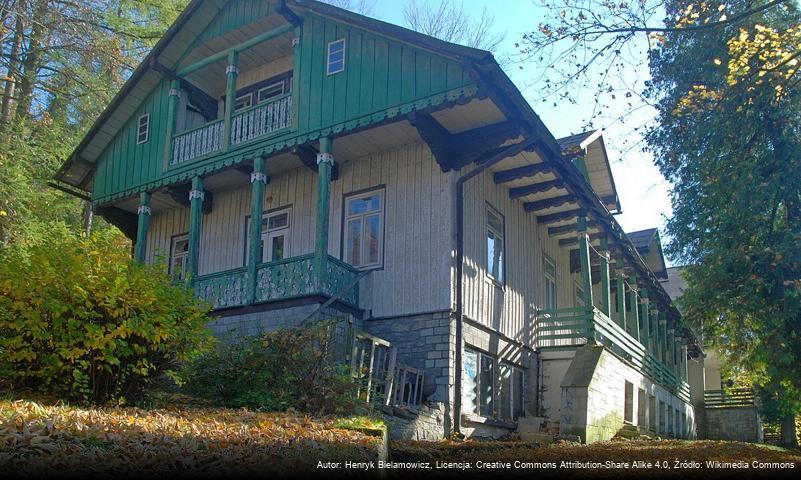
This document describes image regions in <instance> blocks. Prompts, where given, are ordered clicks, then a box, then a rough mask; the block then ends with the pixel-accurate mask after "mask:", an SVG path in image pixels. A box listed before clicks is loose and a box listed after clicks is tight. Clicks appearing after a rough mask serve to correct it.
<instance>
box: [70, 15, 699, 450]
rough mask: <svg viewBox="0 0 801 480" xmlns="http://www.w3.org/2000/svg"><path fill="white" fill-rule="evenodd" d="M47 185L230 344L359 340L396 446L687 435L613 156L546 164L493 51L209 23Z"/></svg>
mask: <svg viewBox="0 0 801 480" xmlns="http://www.w3.org/2000/svg"><path fill="white" fill-rule="evenodd" d="M57 178H58V181H60V182H61V183H62V185H64V186H65V187H68V188H72V189H74V190H75V191H76V192H77V193H80V191H84V192H86V193H88V194H90V195H91V199H92V204H93V207H94V210H95V212H96V213H97V214H99V215H101V216H103V217H104V218H106V219H108V220H109V221H111V222H112V223H114V224H115V225H117V226H119V228H120V229H121V230H122V231H123V232H125V233H126V234H127V235H129V236H130V237H131V239H132V240H133V241H134V245H135V257H136V258H137V259H138V260H140V261H145V262H163V263H164V264H165V266H166V268H168V269H169V270H170V272H171V274H172V275H173V276H175V277H176V279H180V280H182V281H187V282H189V283H190V284H191V286H192V287H193V288H194V289H195V291H196V293H197V295H198V296H200V297H202V298H204V299H206V300H208V301H209V302H211V303H212V304H213V306H214V311H213V313H214V315H215V320H214V322H212V324H211V325H210V327H211V328H212V329H213V330H214V331H215V332H219V333H221V334H222V333H225V332H234V333H235V334H241V335H247V334H255V333H258V332H259V331H263V330H268V329H274V328H280V327H282V326H288V325H294V324H298V323H300V322H302V321H304V320H307V319H309V318H326V317H342V318H346V319H347V322H348V325H350V328H352V330H353V331H355V332H357V334H356V338H357V341H358V342H360V343H358V345H359V348H358V349H354V361H358V362H367V363H366V364H369V365H370V366H371V378H375V382H374V383H372V384H371V386H370V387H368V388H372V389H373V390H376V391H378V390H381V392H380V393H382V394H383V396H384V397H385V400H384V401H385V403H386V407H387V411H389V412H390V413H392V412H395V411H397V409H403V410H404V411H405V412H406V415H405V416H404V417H403V418H401V417H400V416H397V417H392V418H393V419H394V420H392V421H393V422H395V423H393V432H394V435H396V436H405V437H413V438H442V437H443V436H446V435H449V434H450V433H452V432H454V431H458V432H460V433H464V434H467V435H471V434H473V435H496V436H497V435H502V434H504V433H508V432H510V431H512V430H515V429H519V430H521V431H524V430H525V431H526V432H530V431H532V430H533V431H537V430H540V429H545V428H550V429H552V430H553V429H559V430H560V431H561V433H562V434H571V435H572V434H575V435H578V436H580V437H581V438H582V439H583V440H584V441H594V440H597V439H601V438H609V437H610V436H612V435H614V434H616V433H617V431H618V430H620V429H622V428H624V427H626V428H631V426H637V427H638V428H639V429H641V430H648V429H651V430H653V432H654V433H657V434H663V435H674V436H682V437H685V436H691V435H692V417H693V414H692V408H691V407H690V406H689V403H688V400H689V396H688V395H689V393H688V390H687V388H688V387H687V383H686V382H685V378H686V370H685V367H686V361H685V360H686V355H687V354H686V348H687V344H688V343H691V338H690V336H689V334H688V332H686V331H685V330H682V329H680V328H678V325H679V321H680V317H679V313H678V311H677V310H676V309H675V308H674V307H673V305H672V303H671V301H670V298H669V297H668V296H667V294H666V293H665V291H664V290H663V288H662V286H661V284H660V282H659V276H658V273H659V271H658V270H654V269H653V268H654V264H653V263H651V264H649V262H648V260H649V259H650V257H648V256H647V255H646V256H643V255H641V253H640V252H638V250H637V248H636V247H635V245H633V244H632V242H631V241H630V239H629V237H628V236H627V235H626V234H625V233H624V232H623V231H622V229H621V228H620V226H619V225H618V223H617V222H616V221H615V218H614V216H613V215H612V214H613V213H616V212H619V211H620V209H621V206H620V201H619V199H618V196H617V192H616V189H615V185H614V179H613V178H612V175H611V170H610V168H609V160H608V158H607V154H606V148H605V147H604V141H603V136H602V134H601V132H588V133H586V134H581V135H577V136H573V137H569V138H566V139H561V140H557V139H555V138H554V137H553V136H552V135H551V133H550V132H549V131H548V129H547V128H546V127H545V126H544V125H543V123H542V121H541V120H540V119H539V117H538V116H537V115H536V113H535V112H534V111H533V110H532V108H531V107H530V106H529V104H528V103H527V102H526V101H525V100H524V98H523V97H522V95H521V93H520V92H519V91H518V89H517V88H516V87H515V86H514V85H513V84H512V82H511V81H510V80H509V79H508V77H507V76H506V75H505V74H504V73H503V71H502V70H501V68H500V67H499V66H498V64H497V62H496V61H495V60H494V58H493V57H492V55H491V54H490V53H488V52H485V51H481V50H476V49H472V48H467V47H463V46H458V45H454V44H450V43H447V42H443V41H440V40H437V39H435V38H431V37H428V36H425V35H421V34H418V33H415V32H412V31H410V30H407V29H404V28H400V27H397V26H394V25H390V24H387V23H384V22H380V21H378V20H374V19H371V18H367V17H364V16H360V15H356V14H353V13H350V12H347V11H345V10H341V9H338V8H335V7H332V6H330V5H327V4H323V3H319V2H316V1H302V0H295V1H290V0H287V1H267V0H194V1H192V2H190V4H189V5H188V7H187V8H186V10H185V11H184V12H183V13H182V14H181V15H180V17H179V18H178V20H177V21H176V22H175V24H174V25H173V26H172V27H171V28H170V29H169V31H168V32H167V33H166V34H165V36H164V37H163V38H162V39H161V40H160V41H159V42H158V44H157V45H156V46H155V48H154V49H153V50H152V52H150V54H149V55H148V56H147V57H146V58H145V60H144V61H143V62H142V64H141V65H140V66H139V67H138V68H137V69H136V70H135V71H134V73H133V75H132V76H131V78H130V79H129V80H128V81H127V83H126V84H125V85H124V87H123V88H122V90H121V91H120V92H119V93H118V95H117V96H116V97H115V98H114V100H113V101H112V103H111V104H110V105H109V106H108V108H107V109H106V110H105V111H104V112H103V114H102V115H101V116H100V118H99V119H98V120H97V122H96V123H95V124H94V125H93V126H92V128H91V129H90V131H89V133H88V134H87V135H86V137H85V138H84V139H83V141H82V142H81V143H80V145H79V146H78V148H77V149H76V150H75V152H74V153H73V154H72V155H71V156H70V157H69V159H68V160H67V161H66V162H65V164H64V166H63V167H62V168H61V170H60V171H59V172H58V175H57ZM658 253H659V255H661V250H660V252H658ZM649 255H650V254H649ZM662 262H663V263H662V267H661V268H662V269H664V259H662ZM655 272H656V273H655ZM357 350H358V355H357V353H356V351H357ZM356 357H358V359H356ZM610 371H611V373H610ZM588 375H589V376H588ZM607 390H608V391H607ZM599 391H602V393H603V395H602V396H603V398H604V399H605V400H604V401H599V400H598V398H601V397H599V395H600V394H599V393H598V392H599ZM579 398H583V402H584V406H583V407H581V403H582V402H581V401H574V400H575V399H579ZM582 408H583V410H582ZM393 409H395V410H393ZM409 412H411V413H409ZM390 416H391V415H390ZM410 418H411V419H410Z"/></svg>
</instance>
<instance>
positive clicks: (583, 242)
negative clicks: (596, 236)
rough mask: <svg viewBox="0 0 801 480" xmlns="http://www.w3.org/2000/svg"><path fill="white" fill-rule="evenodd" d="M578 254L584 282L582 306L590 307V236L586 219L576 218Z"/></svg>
mask: <svg viewBox="0 0 801 480" xmlns="http://www.w3.org/2000/svg"><path fill="white" fill-rule="evenodd" d="M578 232H579V233H578V234H579V256H580V259H581V278H582V280H583V283H584V306H585V307H588V308H589V307H592V306H593V301H592V270H591V267H590V237H589V235H587V219H586V217H584V216H583V215H582V216H580V217H579V218H578Z"/></svg>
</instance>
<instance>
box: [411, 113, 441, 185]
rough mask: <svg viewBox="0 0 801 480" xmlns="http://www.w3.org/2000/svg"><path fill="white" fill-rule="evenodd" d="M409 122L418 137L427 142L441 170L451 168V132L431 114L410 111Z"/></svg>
mask: <svg viewBox="0 0 801 480" xmlns="http://www.w3.org/2000/svg"><path fill="white" fill-rule="evenodd" d="M408 118H409V122H410V123H411V124H412V125H413V126H414V128H416V129H417V133H418V134H419V135H420V138H422V139H423V141H424V142H426V143H427V144H428V148H429V149H431V154H432V155H434V159H435V160H436V161H437V163H438V164H439V168H440V169H442V171H443V172H447V171H448V170H450V169H451V155H452V154H451V145H450V138H451V133H450V132H449V131H448V129H446V128H445V127H443V126H442V124H440V123H439V122H438V121H436V120H435V119H434V117H432V116H431V115H428V114H425V113H418V112H412V113H411V114H409V117H408Z"/></svg>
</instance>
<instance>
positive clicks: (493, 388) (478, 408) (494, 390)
mask: <svg viewBox="0 0 801 480" xmlns="http://www.w3.org/2000/svg"><path fill="white" fill-rule="evenodd" d="M464 352H465V355H464V358H463V359H462V363H463V364H464V360H465V358H467V357H468V356H469V355H475V356H476V371H475V375H476V380H475V383H476V391H475V395H476V398H475V400H474V401H473V403H474V406H475V409H474V410H473V411H471V412H469V413H470V414H473V415H478V416H480V417H484V418H494V417H495V412H496V407H497V402H496V400H497V399H496V398H495V397H496V396H497V394H498V378H499V370H498V359H497V358H495V357H493V356H492V355H488V354H486V353H484V352H481V351H478V350H473V349H472V348H465V349H464ZM485 358H487V359H489V360H490V362H492V376H491V382H492V385H490V393H491V395H490V402H492V403H491V404H490V405H489V406H488V405H486V403H482V390H483V388H482V383H481V377H482V374H483V372H482V370H483V366H482V365H483V359H485ZM462 372H463V373H462V374H463V375H466V372H467V369H465V368H464V365H462ZM463 378H464V377H463ZM484 387H486V385H484ZM466 392H467V389H464V390H463V393H462V398H463V400H462V404H463V405H465V404H466V403H467V402H465V401H464V400H465V398H464V395H465V393H466ZM468 400H469V399H468ZM486 407H489V408H490V411H489V412H488V411H486V410H485V408H486ZM482 410H483V411H482Z"/></svg>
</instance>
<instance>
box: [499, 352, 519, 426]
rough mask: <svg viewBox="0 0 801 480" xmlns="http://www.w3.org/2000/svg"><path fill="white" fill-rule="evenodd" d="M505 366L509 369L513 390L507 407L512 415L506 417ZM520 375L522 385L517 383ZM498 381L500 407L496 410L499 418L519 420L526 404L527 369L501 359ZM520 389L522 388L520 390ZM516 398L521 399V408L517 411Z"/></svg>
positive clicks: (509, 420) (510, 420)
mask: <svg viewBox="0 0 801 480" xmlns="http://www.w3.org/2000/svg"><path fill="white" fill-rule="evenodd" d="M504 368H507V369H509V385H510V387H511V389H510V390H511V392H510V393H509V405H507V406H506V407H508V408H509V413H510V416H509V417H508V418H507V417H504V415H503V408H504V403H505V402H504V401H503V398H502V395H503V370H504ZM518 375H519V380H520V385H518V384H517V380H518ZM497 383H498V392H497V395H498V409H497V410H496V412H497V413H496V416H497V418H498V419H499V420H503V421H508V422H517V420H518V419H519V418H520V417H521V416H522V415H523V412H524V410H525V404H526V376H525V369H523V368H520V367H518V366H517V365H514V364H512V363H509V362H504V361H499V362H498V375H497ZM518 389H519V390H520V391H519V392H518ZM516 400H519V401H520V410H519V411H517V410H516V409H515V403H516Z"/></svg>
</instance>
